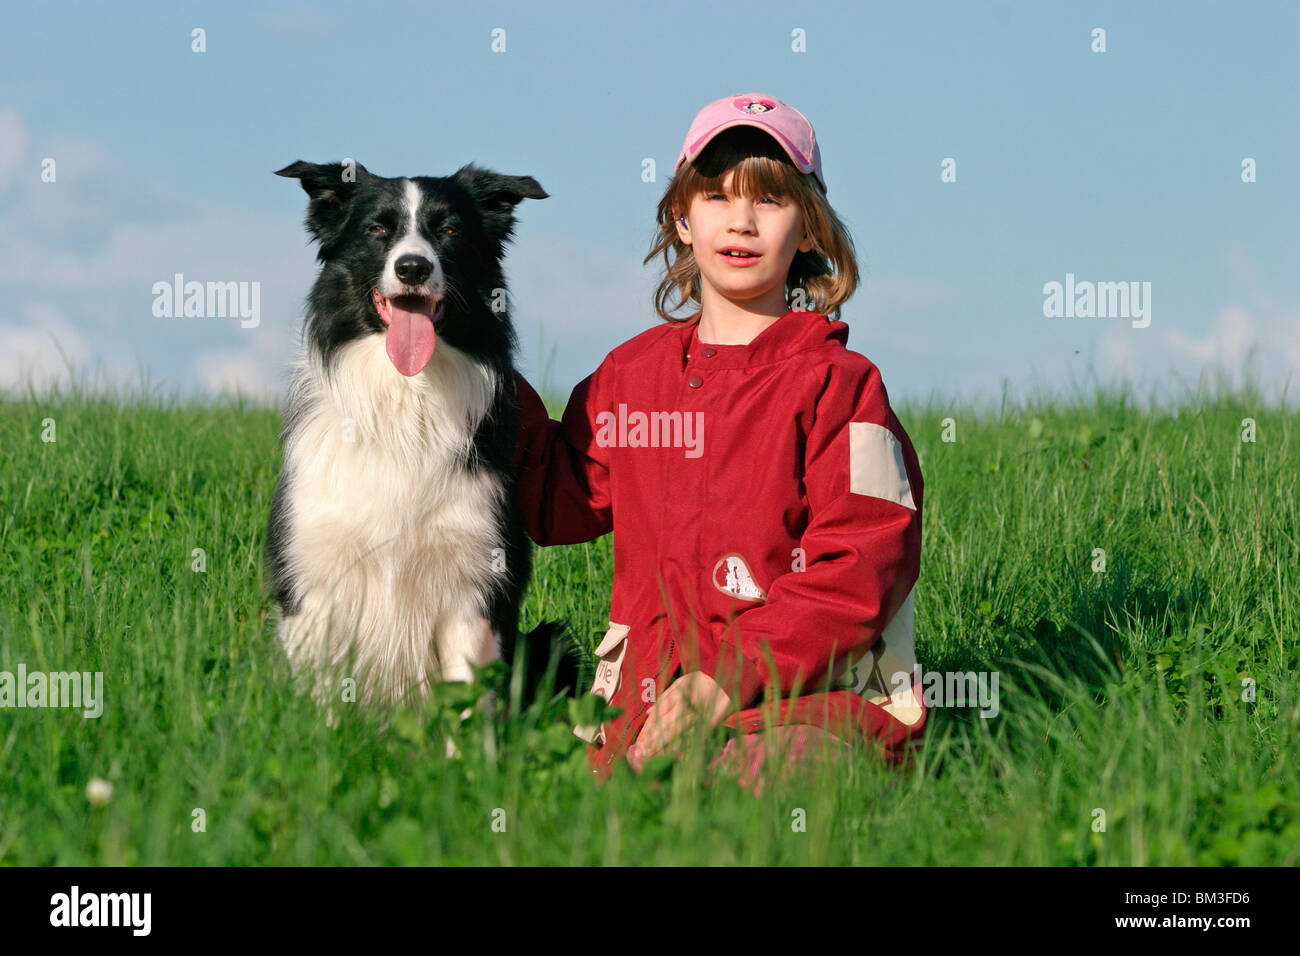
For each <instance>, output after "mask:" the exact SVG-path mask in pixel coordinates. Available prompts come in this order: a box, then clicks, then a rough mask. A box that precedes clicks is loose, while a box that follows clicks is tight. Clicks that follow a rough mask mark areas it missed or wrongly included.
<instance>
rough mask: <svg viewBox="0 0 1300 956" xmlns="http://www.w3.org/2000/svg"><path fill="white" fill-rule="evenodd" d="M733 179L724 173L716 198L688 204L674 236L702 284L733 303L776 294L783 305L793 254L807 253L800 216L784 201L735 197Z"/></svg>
mask: <svg viewBox="0 0 1300 956" xmlns="http://www.w3.org/2000/svg"><path fill="white" fill-rule="evenodd" d="M733 177H734V172H728V173H727V175H726V176H725V177H724V178H723V181H722V190H723V191H722V192H721V193H701V194H699V195H697V196H695V197H694V198H693V199H692V200H691V205H690V209H688V210H687V211H686V223H687V225H686V226H683V225H682V222H681V220H680V219H678V220H677V235H678V236H679V237H680V238H681V240H682V242H684V243H686V244H687V245H689V246H692V247H693V248H694V251H695V261H696V262H697V263H698V264H699V267H700V282H701V283H702V284H708V285H710V286H712V287H713V288H714V290H715V291H717V292H718V293H719V294H721V295H723V296H725V297H726V298H727V299H730V300H732V301H750V300H753V299H756V298H760V297H763V296H775V295H780V297H781V299H782V301H784V296H785V279H786V275H787V274H788V273H789V271H790V263H791V262H792V261H794V254H795V252H796V251H799V252H807V251H808V250H810V249H811V248H812V240H811V239H810V238H808V235H807V233H806V232H805V230H804V225H803V216H802V214H801V213H800V211H799V207H798V206H796V205H795V204H794V202H793V201H791V200H790V199H789V198H781V197H773V196H758V197H752V198H751V197H745V196H736V195H734V194H733V193H732V191H731V184H732V180H733ZM728 251H730V252H731V253H732V254H728ZM735 253H749V255H737V254H735ZM773 290H776V291H775V292H773Z"/></svg>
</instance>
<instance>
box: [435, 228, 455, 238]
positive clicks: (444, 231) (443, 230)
mask: <svg viewBox="0 0 1300 956" xmlns="http://www.w3.org/2000/svg"><path fill="white" fill-rule="evenodd" d="M438 231H439V232H441V233H442V234H443V235H444V236H454V235H456V228H455V227H454V226H443V227H442V228H441V229H440V230H438Z"/></svg>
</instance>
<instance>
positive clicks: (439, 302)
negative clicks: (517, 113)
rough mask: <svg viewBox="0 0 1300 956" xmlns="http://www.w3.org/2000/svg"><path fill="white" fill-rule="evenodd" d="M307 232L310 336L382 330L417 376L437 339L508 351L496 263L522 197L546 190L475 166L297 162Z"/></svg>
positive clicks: (328, 346)
mask: <svg viewBox="0 0 1300 956" xmlns="http://www.w3.org/2000/svg"><path fill="white" fill-rule="evenodd" d="M276 175H277V176H288V177H291V178H293V179H297V180H298V181H299V183H301V184H302V188H303V189H304V190H305V191H306V193H307V195H308V197H309V199H310V201H309V203H308V206H307V229H308V231H309V232H311V234H312V236H314V237H315V239H316V240H317V241H318V242H319V243H320V248H319V251H318V253H317V258H319V259H320V261H321V263H322V266H321V274H320V278H319V279H318V280H317V282H316V286H315V288H314V289H313V290H312V295H311V318H310V329H309V331H310V334H311V335H312V336H313V337H314V339H315V343H316V345H317V347H319V348H320V349H321V350H322V352H324V353H328V352H329V351H331V350H332V349H334V348H337V347H338V346H341V345H343V344H344V343H346V342H348V341H352V340H354V339H357V338H360V337H361V336H364V335H383V336H384V337H385V343H386V347H387V351H388V357H389V358H390V359H391V360H392V362H393V365H394V367H395V368H396V369H397V371H399V372H401V373H402V374H403V375H407V376H410V375H416V374H418V373H419V372H420V371H421V370H422V369H423V368H424V367H425V366H426V365H427V364H428V363H429V359H430V358H431V357H432V356H433V352H434V349H435V348H436V347H437V344H438V341H439V340H440V339H441V340H443V341H445V342H447V343H448V344H450V345H454V346H455V347H457V348H459V349H462V350H463V351H466V352H468V353H470V354H472V355H476V356H479V357H489V356H493V355H496V356H500V355H502V354H506V355H508V354H509V351H510V349H511V348H513V345H514V333H513V332H512V330H511V327H510V321H509V317H508V315H507V313H506V294H505V288H504V282H503V278H502V272H501V258H502V255H503V254H504V252H505V245H506V243H507V242H509V241H510V238H511V236H512V235H513V232H514V225H515V216H514V208H515V206H516V205H518V204H519V201H520V200H521V199H545V198H546V195H547V194H546V192H545V191H544V190H543V189H542V187H541V186H540V185H538V183H537V180H535V179H533V178H532V177H531V176H504V175H502V174H500V173H495V172H493V171H491V170H488V169H482V168H480V167H477V166H474V165H472V164H471V165H467V166H463V167H462V168H461V169H459V170H458V171H457V172H456V173H455V174H454V175H451V176H446V177H430V176H417V177H412V178H395V179H389V178H386V177H383V176H375V175H373V174H372V173H370V172H369V171H368V170H367V169H366V168H365V167H364V166H362V165H361V164H360V163H354V162H350V161H349V162H345V163H324V164H318V163H306V162H302V161H299V162H296V163H293V164H291V165H289V166H286V167H285V168H284V169H281V170H279V171H278V172H277V173H276Z"/></svg>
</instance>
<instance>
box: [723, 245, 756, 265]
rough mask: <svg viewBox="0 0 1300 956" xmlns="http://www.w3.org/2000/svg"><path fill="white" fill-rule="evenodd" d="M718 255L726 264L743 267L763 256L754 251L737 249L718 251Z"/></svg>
mask: <svg viewBox="0 0 1300 956" xmlns="http://www.w3.org/2000/svg"><path fill="white" fill-rule="evenodd" d="M718 257H719V258H721V259H724V260H726V263H727V265H729V266H735V267H736V268H741V269H743V268H744V267H746V266H752V265H753V264H754V263H756V262H757V261H758V260H759V259H761V258H763V257H762V256H761V255H758V254H756V253H752V252H750V253H745V252H741V251H740V250H739V249H731V250H728V251H726V252H719V253H718Z"/></svg>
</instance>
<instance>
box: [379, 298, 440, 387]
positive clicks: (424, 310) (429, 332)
mask: <svg viewBox="0 0 1300 956" xmlns="http://www.w3.org/2000/svg"><path fill="white" fill-rule="evenodd" d="M391 305H392V310H393V321H392V322H390V323H389V325H388V334H387V336H386V338H385V343H384V344H385V346H386V347H387V350H388V357H389V358H390V359H392V361H393V364H394V365H395V366H397V370H398V371H399V372H401V373H402V374H403V375H407V376H410V375H418V374H419V373H420V371H421V369H423V368H424V367H425V366H426V365H428V364H429V359H431V358H433V349H434V346H436V345H437V344H438V336H437V334H436V333H435V332H434V331H433V313H432V312H431V311H429V308H428V300H427V299H415V300H413V301H410V300H407V301H404V300H403V299H402V298H400V297H399V298H396V299H394V300H393V301H392V303H391ZM408 305H415V306H416V308H415V311H411V310H409V309H407V308H406V306H408Z"/></svg>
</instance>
